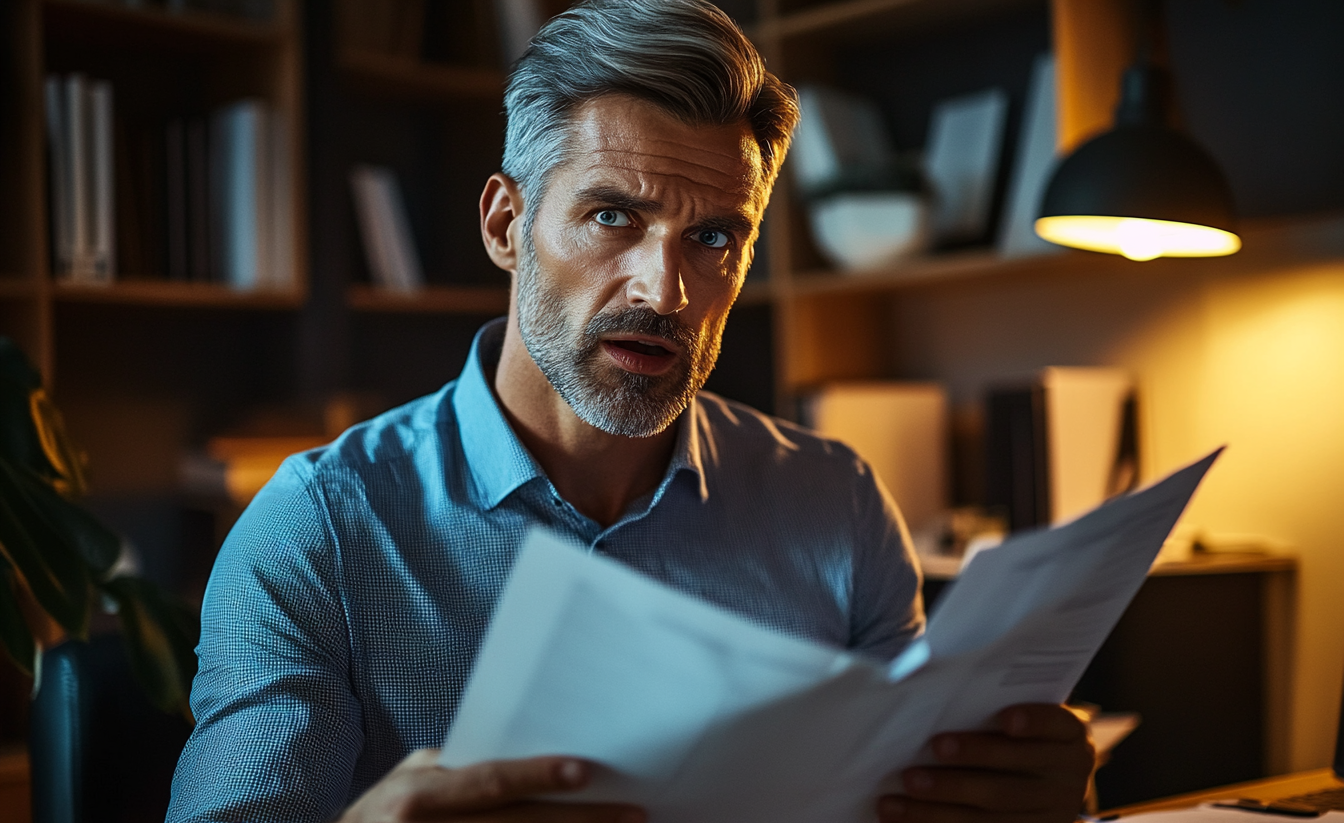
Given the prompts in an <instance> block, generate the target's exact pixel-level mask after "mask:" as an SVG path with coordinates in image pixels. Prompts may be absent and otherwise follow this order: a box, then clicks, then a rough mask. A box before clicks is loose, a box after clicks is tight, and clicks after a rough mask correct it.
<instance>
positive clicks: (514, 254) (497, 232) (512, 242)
mask: <svg viewBox="0 0 1344 823" xmlns="http://www.w3.org/2000/svg"><path fill="white" fill-rule="evenodd" d="M522 217H523V194H522V192H521V191H520V190H519V188H518V184H517V183H515V182H513V178H511V177H509V176H508V175H506V174H503V173H499V172H497V173H495V174H492V175H490V179H489V180H486V181H485V191H483V192H481V240H482V242H484V243H485V253H486V254H488V255H490V260H491V261H492V262H493V263H494V264H495V265H496V266H499V267H500V268H501V269H503V270H504V271H506V272H509V273H510V274H512V273H514V272H516V271H517V268H518V244H519V237H518V232H520V231H522V230H523V220H522Z"/></svg>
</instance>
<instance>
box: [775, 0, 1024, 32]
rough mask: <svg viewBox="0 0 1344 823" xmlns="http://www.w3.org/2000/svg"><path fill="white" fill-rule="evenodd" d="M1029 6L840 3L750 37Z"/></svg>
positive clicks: (912, 0) (884, 0)
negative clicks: (886, 20) (887, 20)
mask: <svg viewBox="0 0 1344 823" xmlns="http://www.w3.org/2000/svg"><path fill="white" fill-rule="evenodd" d="M1030 2H1034V0H973V1H972V2H961V3H947V2H946V0H839V2H832V3H826V4H824V5H819V6H814V7H812V8H807V9H803V10H801V11H796V12H790V13H788V14H784V15H781V16H780V17H778V18H775V19H774V20H766V21H764V22H762V23H760V24H759V25H758V26H756V27H755V28H754V29H753V31H752V35H753V37H756V38H761V39H763V40H764V39H770V38H779V39H794V38H799V37H810V36H814V35H819V34H831V33H839V32H842V31H845V30H854V29H856V28H864V27H867V26H869V25H872V24H875V23H878V22H879V21H882V20H884V19H892V20H893V22H894V23H895V24H896V25H900V24H905V25H910V26H914V25H928V24H933V23H939V22H945V21H953V20H958V19H962V18H967V17H972V16H975V15H977V14H982V13H984V12H986V11H991V10H993V9H995V8H1013V7H1016V6H1024V5H1029V4H1030Z"/></svg>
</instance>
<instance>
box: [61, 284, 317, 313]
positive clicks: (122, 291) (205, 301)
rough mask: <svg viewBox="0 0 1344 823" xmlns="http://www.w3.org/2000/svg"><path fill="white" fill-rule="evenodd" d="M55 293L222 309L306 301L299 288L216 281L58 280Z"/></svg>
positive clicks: (73, 299)
mask: <svg viewBox="0 0 1344 823" xmlns="http://www.w3.org/2000/svg"><path fill="white" fill-rule="evenodd" d="M53 294H54V296H55V299H56V300H57V302H60V303H112V304H120V305H130V306H172V307H179V308H219V309H229V308H238V309H297V308H299V307H300V306H302V305H303V300H304V297H303V294H302V293H300V292H298V291H239V290H238V289H232V288H229V287H228V286H223V285H219V284H216V283H178V282H171V281H154V280H127V281H123V282H119V283H112V284H110V285H107V286H85V285H75V284H71V283H57V284H55V288H54V289H53Z"/></svg>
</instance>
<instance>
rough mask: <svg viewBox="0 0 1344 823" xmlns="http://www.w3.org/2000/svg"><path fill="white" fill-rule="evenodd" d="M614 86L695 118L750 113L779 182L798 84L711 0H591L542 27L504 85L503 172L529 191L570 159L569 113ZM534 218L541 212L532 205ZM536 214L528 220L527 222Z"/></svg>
mask: <svg viewBox="0 0 1344 823" xmlns="http://www.w3.org/2000/svg"><path fill="white" fill-rule="evenodd" d="M606 94H628V95H631V96H633V97H637V98H640V99H642V100H646V101H649V102H651V103H653V104H655V105H657V106H659V107H660V108H662V109H663V110H665V111H666V112H668V113H669V114H671V115H672V116H674V117H676V118H678V119H680V120H682V121H684V122H687V123H691V124H696V125H700V124H704V125H730V124H733V123H740V122H743V121H745V122H747V123H748V124H749V125H750V127H751V130H752V134H754V135H755V137H756V143H757V145H758V146H759V147H760V151H761V164H762V169H761V179H762V181H763V182H764V184H765V187H766V188H765V191H769V187H770V186H772V185H773V184H774V181H775V178H776V176H777V175H778V174H779V166H780V164H781V163H782V162H783V160H784V154H785V153H786V152H787V151H788V147H789V140H790V137H791V135H792V133H793V127H794V125H796V124H797V122H798V96H797V94H796V93H795V92H794V90H793V88H792V87H790V86H789V85H787V84H786V83H784V82H782V81H781V80H780V79H779V78H777V77H775V76H774V75H773V74H771V73H770V72H768V71H766V70H765V63H764V61H763V60H761V56H760V55H759V54H758V53H757V52H756V49H755V47H754V46H752V44H751V42H750V41H749V40H747V38H746V36H745V35H743V34H742V31H741V29H739V28H738V27H737V25H736V24H735V23H734V22H733V21H732V20H731V19H729V17H728V16H727V15H726V14H724V13H723V12H722V11H720V10H719V9H718V8H717V7H716V6H714V5H713V4H712V3H709V2H706V0H587V1H586V2H581V3H578V4H576V5H575V6H574V7H573V8H571V9H570V10H569V11H567V12H564V13H563V14H560V15H558V16H556V17H555V18H553V19H552V20H551V21H550V22H549V23H547V24H546V25H545V26H543V27H542V29H541V31H540V32H538V33H537V36H536V37H534V38H533V39H532V44H531V46H530V47H529V48H528V50H527V52H526V53H524V54H523V56H522V57H521V58H520V59H519V60H518V62H517V63H516V64H515V66H514V70H513V75H512V76H511V77H510V78H509V85H508V89H507V91H505V93H504V110H505V112H506V113H507V115H508V127H507V129H506V131H505V136H504V166H503V170H504V173H505V174H507V175H509V176H510V177H512V178H513V179H514V181H515V182H516V183H518V185H519V187H520V188H521V189H522V191H523V196H524V198H525V199H528V198H530V197H531V196H532V193H533V192H536V193H537V194H538V196H540V194H541V193H544V192H545V190H546V186H547V184H548V182H549V180H550V176H551V172H552V171H554V169H555V168H556V167H557V166H559V165H561V164H562V163H564V162H565V160H566V149H567V147H568V143H569V139H568V138H569V128H568V127H569V124H570V119H571V117H572V115H573V113H574V111H575V109H577V108H578V107H579V106H581V105H582V104H584V103H586V102H588V101H589V100H592V99H595V98H597V97H601V96H603V95H606ZM527 212H528V217H529V218H530V217H533V216H535V213H536V211H535V209H534V208H532V206H531V205H530V204H529V205H528V207H527ZM528 222H529V223H530V220H529V221H528Z"/></svg>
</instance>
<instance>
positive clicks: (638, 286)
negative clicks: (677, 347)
mask: <svg viewBox="0 0 1344 823" xmlns="http://www.w3.org/2000/svg"><path fill="white" fill-rule="evenodd" d="M650 239H651V240H652V238H650ZM679 246H680V242H679V238H677V239H674V240H671V241H668V242H651V243H650V244H649V247H648V248H647V249H646V250H644V252H643V253H642V254H640V255H639V256H638V258H637V260H636V261H634V262H635V266H636V272H635V274H634V276H633V277H631V278H630V281H629V283H628V285H627V286H626V297H627V299H628V300H629V301H630V305H632V306H637V305H645V306H648V307H649V308H651V309H653V310H654V311H655V312H657V313H658V314H675V313H676V312H679V311H681V310H682V309H684V308H686V305H687V302H688V301H687V300H686V284H685V283H684V282H682V279H681V249H680V248H679Z"/></svg>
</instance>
